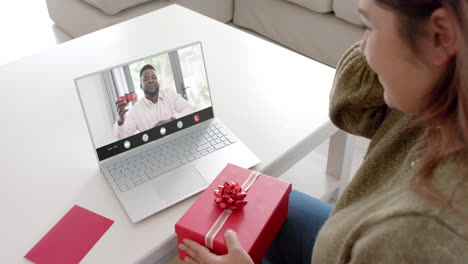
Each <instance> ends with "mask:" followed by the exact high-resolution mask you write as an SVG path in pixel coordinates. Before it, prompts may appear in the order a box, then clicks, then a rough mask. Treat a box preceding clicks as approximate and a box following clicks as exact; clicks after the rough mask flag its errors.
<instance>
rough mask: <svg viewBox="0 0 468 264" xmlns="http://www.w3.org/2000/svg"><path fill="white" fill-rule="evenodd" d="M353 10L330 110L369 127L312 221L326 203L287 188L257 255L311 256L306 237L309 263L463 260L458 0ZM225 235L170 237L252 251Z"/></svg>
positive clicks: (466, 217) (349, 123)
mask: <svg viewBox="0 0 468 264" xmlns="http://www.w3.org/2000/svg"><path fill="white" fill-rule="evenodd" d="M359 12H360V14H361V16H362V20H363V23H364V24H365V27H366V31H365V33H364V37H363V40H362V42H361V43H360V44H358V45H355V46H353V47H352V48H351V49H350V50H348V51H347V52H346V54H345V55H344V57H343V58H342V59H341V61H340V63H339V64H338V66H337V72H336V77H335V83H334V87H333V91H332V96H331V105H330V118H331V119H332V121H333V122H334V123H335V124H336V125H337V126H338V127H340V128H342V129H343V130H345V131H348V132H350V133H353V134H357V135H361V136H365V137H368V138H370V139H371V143H370V146H369V149H368V152H367V154H366V158H365V160H364V162H363V164H362V166H361V168H360V169H359V171H358V173H357V175H356V176H355V177H354V179H353V180H352V182H351V183H350V184H349V186H348V188H347V189H346V191H345V193H344V194H343V196H342V197H341V199H340V200H339V201H338V203H337V204H336V207H335V208H334V209H333V212H332V213H331V216H330V217H329V218H328V219H327V220H326V222H325V224H323V226H321V222H320V221H322V219H326V217H327V212H328V210H330V209H327V205H326V204H324V203H321V202H319V201H316V200H314V199H312V198H309V197H307V198H305V197H304V195H302V194H298V193H297V192H294V193H292V195H291V196H290V204H291V205H290V214H289V215H288V220H287V221H286V223H285V225H284V226H283V227H282V229H281V231H280V233H279V234H278V236H277V238H276V239H275V241H274V243H273V245H272V246H271V248H270V250H269V252H268V254H267V256H266V257H265V260H264V261H265V262H266V263H310V255H311V253H310V252H312V248H313V253H312V262H313V263H468V206H467V204H468V203H467V201H468V180H467V178H468V147H467V146H468V68H467V66H468V21H467V20H468V0H360V2H359ZM298 197H299V199H298ZM328 208H329V207H328ZM317 212H319V213H317ZM311 219H312V220H311ZM323 221H325V220H323ZM309 222H313V225H310V224H309ZM301 223H302V226H299V227H298V225H299V224H301ZM293 225H296V227H293ZM319 229H320V232H319V234H318V236H317V239H316V241H315V238H314V237H313V236H314V235H313V234H314V232H317V230H319ZM311 234H312V235H311ZM305 235H309V236H312V238H308V239H306V238H305ZM226 243H227V245H228V249H229V253H228V254H227V255H224V256H216V255H213V254H211V253H210V252H209V251H208V250H207V249H206V248H204V247H203V246H200V245H198V244H196V243H195V242H193V241H188V240H187V241H185V242H184V244H181V245H180V248H181V249H183V250H185V251H187V252H188V253H189V254H190V256H191V258H187V259H186V261H187V262H188V263H252V261H251V260H250V258H249V257H248V255H247V254H246V253H245V252H244V251H243V250H242V248H241V246H240V245H239V242H238V240H237V236H236V234H235V233H234V232H232V231H231V232H227V234H226ZM307 252H309V253H307Z"/></svg>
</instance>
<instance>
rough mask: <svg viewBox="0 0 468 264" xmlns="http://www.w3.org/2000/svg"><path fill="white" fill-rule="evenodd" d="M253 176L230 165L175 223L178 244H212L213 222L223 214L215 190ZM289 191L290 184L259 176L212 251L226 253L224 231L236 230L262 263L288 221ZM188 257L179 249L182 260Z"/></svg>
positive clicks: (220, 234)
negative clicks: (187, 242) (192, 241)
mask: <svg viewBox="0 0 468 264" xmlns="http://www.w3.org/2000/svg"><path fill="white" fill-rule="evenodd" d="M252 173H254V172H253V171H251V170H248V169H244V168H240V167H238V166H235V165H232V164H228V165H227V166H226V167H225V168H224V169H223V171H221V173H220V174H219V175H218V176H217V177H216V179H214V180H213V182H212V183H211V184H210V186H208V188H207V189H206V190H205V191H204V192H203V193H202V194H201V195H200V197H199V198H198V199H197V200H196V201H195V202H194V203H193V205H192V206H191V207H190V208H189V209H188V211H187V212H186V213H185V214H184V215H183V216H182V217H181V218H180V220H179V221H178V222H177V223H176V225H175V232H176V233H177V237H178V242H179V243H182V240H183V239H184V238H190V239H192V240H194V241H196V242H198V243H200V244H202V245H206V244H205V242H209V241H208V240H206V237H207V236H206V235H207V234H208V233H210V231H211V230H213V226H214V223H215V222H217V220H218V218H219V217H220V215H221V214H222V213H223V211H224V210H223V209H221V208H220V207H219V206H218V204H217V203H216V202H215V195H214V193H213V192H214V190H217V189H218V186H219V185H223V184H224V183H225V182H230V181H233V182H235V183H239V184H240V185H242V183H244V182H246V180H247V179H249V178H250V176H251V175H252ZM290 192H291V184H289V183H287V182H284V181H282V180H279V179H276V178H272V177H269V176H266V175H263V174H259V176H258V178H256V180H255V181H253V183H252V185H251V187H250V188H249V189H248V190H247V191H246V193H247V196H246V197H245V200H247V204H246V205H245V206H243V207H242V208H239V209H236V210H235V211H234V212H232V213H231V214H230V215H229V217H228V218H227V220H226V221H225V222H224V224H221V225H220V228H219V229H218V230H219V232H217V233H216V235H213V236H214V240H213V243H212V245H213V248H212V250H211V251H212V252H214V253H216V254H220V255H223V254H226V253H227V248H226V245H225V243H224V232H225V231H226V230H227V229H233V230H235V231H236V233H237V235H238V237H239V240H240V243H241V245H242V247H243V248H244V249H245V250H246V251H247V253H248V254H249V255H250V256H251V257H252V259H253V261H254V262H255V263H260V261H261V260H262V258H263V256H264V255H265V253H266V252H267V250H268V248H269V246H270V244H271V243H272V241H273V239H274V238H275V236H276V234H277V233H278V232H279V230H280V228H281V226H282V225H283V223H284V221H285V220H286V217H287V215H288V204H289V193H290ZM185 256H187V253H186V252H184V251H182V250H179V258H180V259H182V260H183V259H184V258H185Z"/></svg>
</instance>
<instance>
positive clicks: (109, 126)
mask: <svg viewBox="0 0 468 264" xmlns="http://www.w3.org/2000/svg"><path fill="white" fill-rule="evenodd" d="M75 85H76V89H77V92H78V96H79V99H80V102H81V106H82V109H83V113H84V116H85V119H86V122H87V125H88V130H89V134H90V136H91V140H92V142H93V146H94V149H95V153H96V157H97V160H98V163H99V167H100V169H101V170H102V172H103V174H104V175H105V177H106V178H107V180H108V181H109V184H110V186H111V187H112V189H113V190H114V193H115V195H116V196H117V198H118V199H119V200H120V202H121V204H122V206H123V207H124V209H125V211H126V212H127V214H128V216H129V218H130V220H131V221H132V222H133V223H136V222H138V221H140V220H142V219H144V218H146V217H148V216H150V215H152V214H154V213H156V212H159V211H161V210H163V209H165V208H167V207H169V206H171V205H174V204H176V203H177V202H179V201H182V200H184V199H186V198H188V197H190V196H192V195H194V194H196V193H198V192H200V191H202V190H204V189H205V188H206V187H207V186H208V185H209V184H210V182H211V181H212V180H213V179H214V178H215V177H216V176H217V175H218V174H219V172H220V171H221V170H222V169H223V168H224V167H225V166H226V165H227V164H228V163H232V164H235V165H238V166H241V167H244V168H250V167H253V166H255V165H256V164H258V163H259V162H260V160H259V158H258V157H257V156H256V155H255V154H254V153H253V152H252V151H250V150H249V149H248V148H247V147H246V146H245V145H244V144H243V143H242V142H241V141H240V140H239V138H237V137H236V136H235V135H234V133H232V131H230V130H229V129H228V128H227V127H226V126H225V125H224V124H223V123H222V122H221V121H220V120H219V119H217V118H216V117H215V109H213V105H212V101H211V95H210V89H209V86H208V78H207V73H206V67H205V61H204V59H203V50H202V44H201V43H200V42H197V43H191V44H189V45H185V46H183V47H178V48H175V49H172V50H168V51H165V52H162V53H158V54H155V55H152V56H148V57H145V58H142V59H137V60H134V61H131V62H127V63H124V64H121V65H116V66H115V67H112V68H110V69H105V70H102V71H100V72H96V73H91V74H88V75H86V76H83V77H79V78H77V79H75Z"/></svg>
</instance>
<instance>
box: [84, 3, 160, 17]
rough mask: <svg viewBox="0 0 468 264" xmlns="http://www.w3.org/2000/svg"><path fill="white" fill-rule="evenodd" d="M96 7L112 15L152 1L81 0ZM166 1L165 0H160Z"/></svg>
mask: <svg viewBox="0 0 468 264" xmlns="http://www.w3.org/2000/svg"><path fill="white" fill-rule="evenodd" d="M82 1H84V2H86V3H88V4H90V5H92V6H94V7H96V8H99V9H100V10H101V11H102V12H104V13H106V14H108V15H114V14H117V13H118V12H120V11H122V10H124V9H127V8H130V7H134V6H137V5H141V4H143V3H146V2H149V1H152V0H82ZM162 1H167V0H162Z"/></svg>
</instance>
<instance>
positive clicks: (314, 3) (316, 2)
mask: <svg viewBox="0 0 468 264" xmlns="http://www.w3.org/2000/svg"><path fill="white" fill-rule="evenodd" d="M286 1H288V2H292V3H295V4H298V5H300V6H303V7H305V8H307V9H310V10H312V11H315V12H318V13H329V12H331V11H333V0H286Z"/></svg>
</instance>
